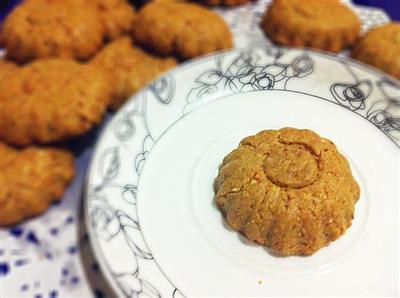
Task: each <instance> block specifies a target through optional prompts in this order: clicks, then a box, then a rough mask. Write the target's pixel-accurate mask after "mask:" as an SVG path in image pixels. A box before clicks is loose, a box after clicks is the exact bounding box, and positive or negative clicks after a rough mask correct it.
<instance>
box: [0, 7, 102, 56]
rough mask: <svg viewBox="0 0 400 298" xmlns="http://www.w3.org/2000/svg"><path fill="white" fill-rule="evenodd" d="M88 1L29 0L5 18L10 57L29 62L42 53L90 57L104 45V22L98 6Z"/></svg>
mask: <svg viewBox="0 0 400 298" xmlns="http://www.w3.org/2000/svg"><path fill="white" fill-rule="evenodd" d="M88 3H89V2H85V1H57V0H28V1H25V2H23V3H22V4H20V5H18V6H17V7H16V8H15V9H14V10H13V11H12V12H11V13H10V14H9V15H8V16H7V18H6V19H5V21H4V27H3V42H4V45H5V48H6V49H7V57H8V58H11V59H15V60H17V61H19V62H26V61H29V60H31V59H34V58H38V57H74V58H77V59H82V60H83V59H88V58H90V57H91V56H92V55H93V54H94V53H96V52H97V50H99V49H100V48H101V47H102V45H103V37H104V30H105V29H104V26H103V24H102V21H101V19H100V17H99V13H98V10H97V9H96V7H95V6H93V5H90V4H88Z"/></svg>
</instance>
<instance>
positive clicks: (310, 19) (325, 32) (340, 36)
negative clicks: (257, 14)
mask: <svg viewBox="0 0 400 298" xmlns="http://www.w3.org/2000/svg"><path fill="white" fill-rule="evenodd" d="M261 26H262V28H263V29H264V31H265V32H266V33H267V35H268V36H269V37H270V38H271V39H272V40H273V41H274V42H277V43H280V44H283V45H288V46H295V47H311V48H317V49H321V50H326V51H330V52H339V51H340V50H342V49H343V48H345V47H347V46H351V45H353V44H354V43H355V41H356V40H357V38H358V33H359V31H360V28H361V23H360V21H359V19H358V16H357V15H356V13H355V12H353V11H352V10H351V9H350V8H349V7H348V6H347V5H345V4H343V3H341V2H340V1H337V0H321V1H302V0H274V1H273V2H272V4H271V5H270V6H269V7H268V8H267V12H266V13H265V15H264V17H263V19H262V22H261Z"/></svg>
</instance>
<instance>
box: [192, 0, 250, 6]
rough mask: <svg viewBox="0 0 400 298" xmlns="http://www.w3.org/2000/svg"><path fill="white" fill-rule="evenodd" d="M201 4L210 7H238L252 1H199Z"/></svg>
mask: <svg viewBox="0 0 400 298" xmlns="http://www.w3.org/2000/svg"><path fill="white" fill-rule="evenodd" d="M197 1H198V2H199V3H201V4H204V5H208V6H237V5H242V4H245V3H249V2H251V1H252V0H197Z"/></svg>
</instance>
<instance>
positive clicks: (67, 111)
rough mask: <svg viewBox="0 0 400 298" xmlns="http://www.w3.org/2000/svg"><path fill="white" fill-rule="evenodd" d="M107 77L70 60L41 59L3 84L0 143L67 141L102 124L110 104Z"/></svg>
mask: <svg viewBox="0 0 400 298" xmlns="http://www.w3.org/2000/svg"><path fill="white" fill-rule="evenodd" d="M110 96H111V86H110V83H109V77H108V74H106V73H105V72H104V71H103V69H101V68H97V67H94V66H92V65H82V64H79V63H78V62H75V61H73V60H69V59H60V58H59V59H56V58H50V59H41V60H35V61H34V62H32V63H29V64H26V65H24V66H22V67H19V68H17V69H16V70H14V71H12V72H9V73H8V76H7V79H6V80H3V81H2V83H1V85H0V139H2V140H3V141H6V142H8V143H10V144H15V145H27V144H31V143H49V142H54V141H60V140H64V139H65V138H68V137H73V136H76V135H79V134H82V133H84V132H86V131H88V130H89V129H90V128H91V127H92V126H93V125H94V124H96V123H98V122H100V120H101V119H102V116H103V114H104V112H105V110H106V108H107V106H108V104H109V102H110Z"/></svg>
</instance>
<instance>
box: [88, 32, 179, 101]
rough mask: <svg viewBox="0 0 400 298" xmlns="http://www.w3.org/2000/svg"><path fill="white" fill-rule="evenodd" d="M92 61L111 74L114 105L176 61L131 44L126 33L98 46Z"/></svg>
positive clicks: (172, 65) (173, 64)
mask: <svg viewBox="0 0 400 298" xmlns="http://www.w3.org/2000/svg"><path fill="white" fill-rule="evenodd" d="M92 63H93V64H94V65H96V66H99V67H102V68H104V69H105V70H106V71H107V72H108V73H109V74H111V79H112V87H113V100H112V102H111V106H112V107H113V108H114V109H116V108H118V107H119V106H120V105H121V104H122V103H123V102H124V101H125V100H126V99H127V98H128V97H129V96H130V95H132V94H134V93H135V92H137V91H138V90H139V89H140V88H142V87H144V86H145V85H146V84H147V83H149V82H150V81H152V80H153V79H154V78H155V77H157V76H158V75H160V74H161V73H163V72H164V71H166V70H168V69H170V68H172V67H174V66H175V65H176V64H177V61H176V59H175V58H162V57H157V56H154V55H151V54H149V53H146V52H145V51H143V50H142V49H140V48H138V47H136V46H134V45H133V44H132V42H131V40H130V38H129V37H122V38H119V39H116V40H115V41H113V42H111V43H110V44H109V45H107V46H106V47H105V48H104V49H103V50H101V51H100V52H99V53H98V54H97V55H96V57H95V58H94V59H93V61H92Z"/></svg>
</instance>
